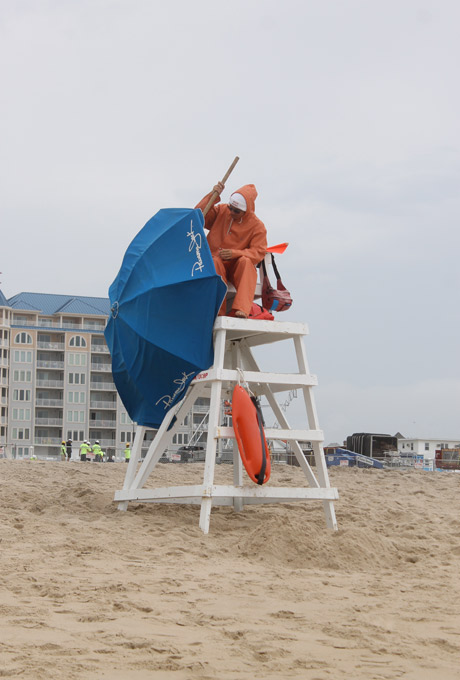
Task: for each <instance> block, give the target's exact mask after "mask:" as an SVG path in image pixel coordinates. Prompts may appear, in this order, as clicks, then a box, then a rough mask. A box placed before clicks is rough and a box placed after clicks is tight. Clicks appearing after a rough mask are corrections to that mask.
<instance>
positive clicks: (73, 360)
mask: <svg viewBox="0 0 460 680" xmlns="http://www.w3.org/2000/svg"><path fill="white" fill-rule="evenodd" d="M67 361H68V364H69V366H86V354H77V353H76V352H70V353H69V357H68V360H67Z"/></svg>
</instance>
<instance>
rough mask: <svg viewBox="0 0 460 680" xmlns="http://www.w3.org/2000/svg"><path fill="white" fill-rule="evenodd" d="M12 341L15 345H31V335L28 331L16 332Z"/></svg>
mask: <svg viewBox="0 0 460 680" xmlns="http://www.w3.org/2000/svg"><path fill="white" fill-rule="evenodd" d="M14 342H15V343H16V344H17V345H31V344H32V336H31V335H29V334H28V333H24V332H23V333H18V334H17V335H16V337H15V338H14Z"/></svg>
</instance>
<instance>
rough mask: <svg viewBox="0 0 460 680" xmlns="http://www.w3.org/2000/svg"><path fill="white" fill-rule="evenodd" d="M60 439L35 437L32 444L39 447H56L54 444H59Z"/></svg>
mask: <svg viewBox="0 0 460 680" xmlns="http://www.w3.org/2000/svg"><path fill="white" fill-rule="evenodd" d="M61 443H62V439H61V437H35V439H34V444H36V445H40V444H46V445H51V446H53V445H56V444H58V445H59V444H61Z"/></svg>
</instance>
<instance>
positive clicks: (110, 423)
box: [89, 419, 117, 430]
mask: <svg viewBox="0 0 460 680" xmlns="http://www.w3.org/2000/svg"><path fill="white" fill-rule="evenodd" d="M89 426H90V427H92V428H94V429H95V430H97V428H98V427H110V428H112V429H113V430H114V429H115V428H116V427H117V421H116V420H99V419H97V420H92V421H91V422H90V425H89Z"/></svg>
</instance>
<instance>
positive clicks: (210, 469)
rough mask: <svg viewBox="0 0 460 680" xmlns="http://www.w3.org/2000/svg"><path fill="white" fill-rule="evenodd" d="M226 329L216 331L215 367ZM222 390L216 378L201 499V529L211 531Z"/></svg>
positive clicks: (221, 359) (220, 359) (222, 352)
mask: <svg viewBox="0 0 460 680" xmlns="http://www.w3.org/2000/svg"><path fill="white" fill-rule="evenodd" d="M225 334H226V333H225V330H224V329H220V330H218V331H217V332H216V338H215V343H214V367H215V368H223V365H224V355H225ZM221 392H222V382H221V380H216V381H215V382H213V384H212V386H211V401H210V404H209V425H208V442H207V445H206V460H205V464H204V479H203V484H204V488H205V493H204V495H203V499H202V501H201V511H200V529H201V530H202V531H203V533H205V534H207V533H208V532H209V521H210V516H211V508H212V485H213V484H214V470H215V467H216V448H217V439H216V430H217V427H218V425H219V415H220V398H221Z"/></svg>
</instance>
